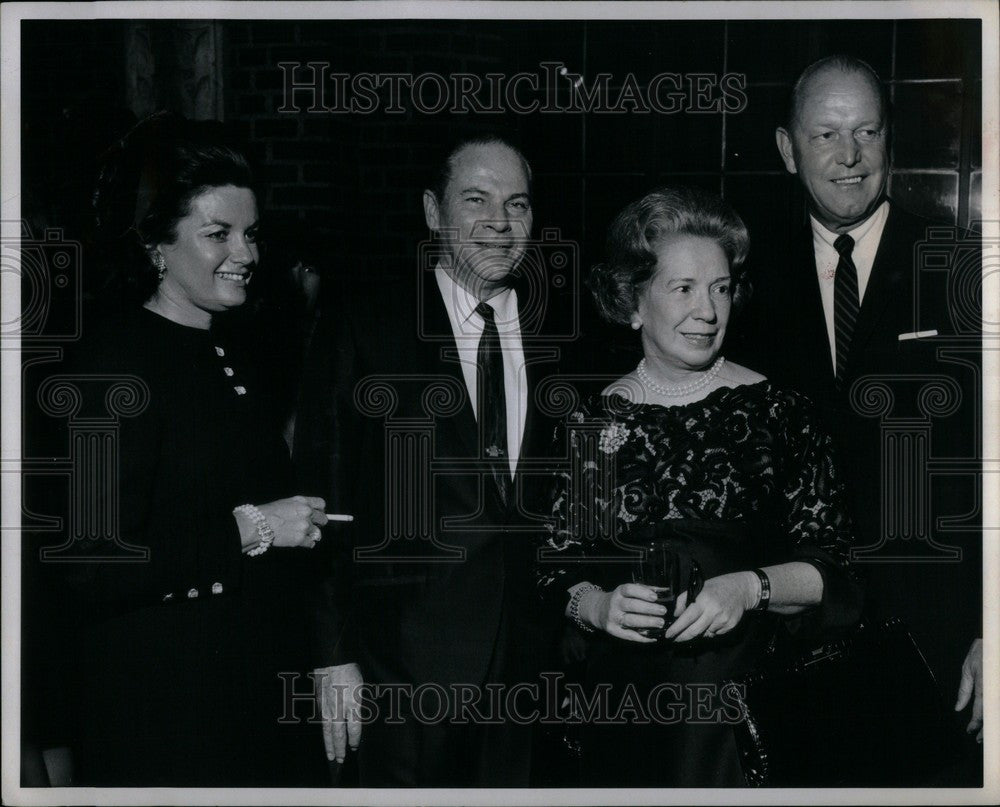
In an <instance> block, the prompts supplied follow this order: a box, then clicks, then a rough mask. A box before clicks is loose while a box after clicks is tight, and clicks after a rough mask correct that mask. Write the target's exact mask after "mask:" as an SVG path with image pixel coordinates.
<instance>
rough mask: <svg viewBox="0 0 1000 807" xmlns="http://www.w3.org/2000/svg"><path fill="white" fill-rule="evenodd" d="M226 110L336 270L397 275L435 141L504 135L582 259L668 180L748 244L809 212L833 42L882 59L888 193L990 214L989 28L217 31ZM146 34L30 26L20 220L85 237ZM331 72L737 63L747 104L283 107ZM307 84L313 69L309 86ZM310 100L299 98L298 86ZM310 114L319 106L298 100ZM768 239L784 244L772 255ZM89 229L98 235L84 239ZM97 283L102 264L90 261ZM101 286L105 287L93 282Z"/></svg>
mask: <svg viewBox="0 0 1000 807" xmlns="http://www.w3.org/2000/svg"><path fill="white" fill-rule="evenodd" d="M184 25H185V23H184V22H172V21H146V22H144V23H142V26H143V31H144V34H143V35H144V36H145V37H147V39H148V41H149V43H150V45H149V48H148V52H149V53H150V54H151V55H152V59H153V61H154V64H153V65H152V66H151V68H150V67H149V66H145V67H142V68H141V69H142V70H146V71H149V72H151V74H152V82H151V83H152V87H151V88H150V89H149V91H148V92H147V93H146V98H145V101H144V103H146V104H147V105H149V104H152V107H151V108H173V109H175V111H184V110H183V109H179V108H178V107H179V106H180V105H181V104H180V101H181V99H182V98H183V96H184V94H185V92H186V91H187V90H189V88H185V86H184V84H185V82H186V81H188V80H189V79H190V75H189V73H190V71H189V70H188V65H187V64H186V62H185V58H186V56H184V55H183V54H182V55H178V49H177V47H176V33H177V30H178V29H179V28H183V26H184ZM210 25H211V27H212V31H211V36H212V40H213V41H212V48H213V52H215V53H216V54H217V65H216V68H215V70H216V77H217V82H218V84H219V86H218V88H217V95H218V97H217V102H216V106H215V108H216V110H217V111H218V113H219V114H220V115H221V116H222V117H223V118H224V119H225V120H226V121H227V122H229V123H231V125H232V126H233V127H234V128H235V129H236V130H237V133H238V134H239V135H240V136H241V137H242V138H243V139H244V140H245V142H246V143H247V144H248V145H249V147H250V149H251V151H252V152H253V154H254V156H255V157H256V159H257V160H258V162H259V163H260V164H261V165H262V167H263V172H262V173H263V179H264V181H265V187H266V194H265V197H264V199H263V208H264V212H265V216H266V223H267V224H269V225H270V226H271V228H272V232H273V231H276V230H277V229H280V228H281V227H282V225H284V224H287V223H290V222H297V223H299V224H303V225H305V227H306V228H307V229H309V230H311V231H317V230H319V231H321V232H323V233H324V236H325V237H326V238H328V239H329V241H330V243H329V245H328V247H329V252H330V254H331V255H332V256H334V257H335V261H334V269H335V271H337V272H342V273H357V272H362V271H363V272H375V273H382V272H388V273H390V274H391V273H392V272H394V271H396V272H398V271H402V270H401V269H400V268H399V262H400V261H401V260H405V259H406V256H413V255H414V254H415V253H414V249H415V247H414V245H415V243H416V242H417V241H419V240H420V239H422V238H424V237H426V228H425V226H424V222H423V213H422V208H421V203H420V193H421V190H422V189H423V187H424V182H425V177H426V168H427V164H428V160H429V159H430V155H431V152H432V150H433V149H434V148H435V147H436V146H439V145H440V144H441V142H442V141H444V140H447V139H449V138H451V137H452V136H454V134H455V133H456V132H457V131H458V130H460V129H464V128H473V129H482V128H503V129H505V130H507V131H512V132H513V133H514V134H515V136H517V137H518V139H519V140H520V141H521V143H522V145H523V147H524V151H525V153H526V155H527V156H528V159H529V160H530V162H531V163H532V165H533V168H534V173H535V180H536V181H535V187H534V192H535V197H536V198H535V224H536V230H538V229H540V228H541V227H558V228H559V229H560V231H561V233H562V237H563V238H564V239H568V240H571V241H575V242H577V243H579V244H580V247H581V258H582V265H583V267H584V269H585V268H586V267H587V266H589V264H590V263H593V262H594V261H596V260H598V259H599V255H600V251H601V248H602V245H603V238H604V232H605V228H606V226H607V224H608V223H609V221H610V219H611V217H612V216H613V215H614V213H615V212H616V211H617V210H618V209H620V208H621V207H622V206H623V205H624V204H625V203H626V202H628V201H630V200H632V199H634V198H636V197H638V196H639V195H641V194H643V193H644V192H646V191H648V190H650V189H652V188H653V187H655V186H656V185H658V184H660V183H670V182H684V183H689V184H696V185H701V186H704V187H706V188H709V189H713V190H716V191H719V192H721V193H723V194H724V195H725V196H726V197H727V198H728V199H729V200H730V201H731V202H732V203H733V205H734V206H735V207H736V209H737V211H738V212H739V213H740V214H741V215H742V216H743V217H744V218H745V220H746V221H747V223H748V225H749V226H750V230H751V237H752V244H753V248H752V250H751V254H752V256H753V257H754V258H756V259H758V260H760V259H762V257H763V250H764V249H767V248H779V249H780V238H781V237H782V235H783V234H784V233H785V232H787V230H788V228H789V227H795V226H797V225H799V224H800V223H801V222H802V221H804V219H805V207H804V201H803V197H802V194H801V192H800V191H799V189H798V185H797V183H796V182H795V181H794V180H793V179H792V178H791V177H789V176H788V175H787V174H786V173H785V171H784V167H783V165H782V163H781V161H780V159H779V156H778V153H777V150H776V148H775V145H774V135H773V132H774V127H775V125H776V124H777V123H779V122H780V120H781V116H782V113H783V108H784V103H785V99H786V96H787V92H788V88H789V86H790V84H791V82H792V80H793V79H794V78H795V76H796V74H797V73H798V72H799V71H800V70H801V69H802V68H803V67H804V66H805V65H807V64H809V63H810V62H811V61H813V60H815V59H817V58H819V57H821V56H824V55H827V54H830V53H833V52H838V51H843V52H849V53H852V54H854V55H857V56H860V57H861V58H863V59H866V60H867V61H869V62H870V63H871V64H872V65H873V66H874V67H875V69H876V70H877V71H878V72H879V73H880V75H881V76H882V78H883V80H885V81H887V82H888V83H889V86H890V90H891V95H892V100H893V105H894V109H895V127H894V130H893V143H892V176H891V184H890V192H891V194H892V196H893V197H894V198H895V199H896V200H897V201H899V202H900V203H902V204H903V205H904V206H906V207H908V208H910V209H912V210H913V211H914V212H917V213H922V214H925V215H928V216H932V217H934V218H937V219H943V220H945V221H948V222H953V223H957V224H960V225H962V226H968V225H969V224H970V222H974V221H975V220H976V219H978V218H979V217H980V189H981V159H980V152H981V143H980V130H981V120H980V97H981V42H980V37H981V26H980V23H979V21H978V20H899V21H893V20H866V21H857V20H847V21H845V20H813V21H795V22H792V21H771V20H764V21H736V22H732V21H730V22H727V21H713V22H709V21H696V22H686V21H677V22H675V21H638V22H604V21H599V22H594V21H587V22H583V21H571V20H565V21H541V22H534V21H527V20H524V21H514V22H469V21H459V20H435V21H404V20H400V21H286V22H273V21H254V20H245V21H223V22H215V23H210ZM135 35H136V34H135V30H134V24H130V23H129V22H127V21H124V20H122V21H100V22H91V21H62V22H61V21H30V22H24V23H23V27H22V64H23V72H22V127H23V140H22V148H23V155H24V156H23V167H24V174H23V177H22V193H23V196H24V209H25V215H26V218H28V220H29V222H32V223H33V224H34V225H35V226H36V228H37V227H38V226H39V225H47V226H59V227H62V228H64V229H65V230H66V235H67V236H69V237H74V235H75V234H74V230H76V229H79V227H80V222H79V217H80V216H81V214H82V211H83V210H84V209H85V207H86V199H87V193H88V191H89V186H90V185H89V183H90V181H91V177H92V175H93V164H94V159H95V157H96V155H97V154H98V153H99V152H100V151H101V149H102V148H103V147H105V146H106V145H108V144H109V143H110V142H111V141H112V140H113V139H114V138H115V137H117V136H118V135H120V134H121V133H122V131H124V130H126V129H127V127H128V125H129V124H130V122H131V121H132V120H134V119H135V116H136V115H140V116H141V115H143V114H145V112H147V111H149V110H148V109H147V110H143V109H136V108H132V109H130V108H129V104H130V103H131V104H132V106H133V107H136V106H138V105H139V104H138V103H137V102H136V100H135V98H134V93H132V94H131V95H130V91H129V88H128V85H129V82H130V81H132V80H134V78H135V74H136V71H137V69H139V68H137V66H136V62H135V60H136V58H137V57H136V54H135V47H134V37H135ZM284 60H290V61H297V62H301V63H303V64H305V63H306V62H308V61H311V60H312V61H324V62H329V63H330V64H331V69H332V70H334V71H337V72H345V73H352V74H353V73H357V72H361V71H367V72H373V73H385V72H406V73H412V74H419V73H424V72H436V73H439V74H442V75H447V74H450V73H452V72H456V71H464V72H474V73H478V74H480V75H484V74H486V73H489V72H502V73H505V74H507V75H513V74H514V73H516V72H518V71H522V70H523V71H527V72H532V73H539V72H541V71H540V68H539V63H540V62H542V61H559V62H562V63H564V64H566V65H567V67H568V69H569V70H570V71H572V72H576V73H581V74H583V75H584V76H585V78H586V80H587V81H588V84H589V82H590V81H591V80H592V79H593V76H594V75H596V74H597V73H600V72H610V73H612V74H613V75H614V76H615V79H614V80H613V82H612V86H614V84H615V83H616V82H618V83H620V82H621V80H622V79H623V78H624V76H625V75H626V74H628V73H634V74H635V76H636V78H637V79H638V81H639V83H640V85H641V86H645V84H646V82H648V81H649V79H650V78H651V77H652V76H654V75H656V74H658V73H661V72H679V73H693V72H702V73H714V74H718V75H722V74H724V73H742V74H745V75H746V77H747V84H748V86H747V89H746V93H747V96H748V99H749V103H748V105H747V108H746V109H745V110H744V111H741V112H738V113H732V114H722V113H709V114H693V113H690V112H680V113H677V114H671V115H666V114H657V113H655V112H654V113H652V114H636V113H622V114H599V113H596V112H595V113H589V114H584V113H560V114H543V113H535V114H531V115H503V114H497V115H486V114H480V115H470V114H449V113H443V114H440V115H434V116H431V115H426V114H423V113H420V112H415V111H414V110H412V109H409V110H408V111H407V112H406V113H405V114H392V113H385V112H379V113H375V114H368V115H360V114H354V115H349V114H346V113H337V114H328V113H309V112H306V111H302V112H300V113H279V112H278V109H279V107H281V105H282V94H283V75H282V71H281V70H280V69H279V68H278V66H277V64H278V62H280V61H284ZM300 77H301V75H300ZM299 98H301V96H299ZM299 103H300V105H301V106H302V107H304V106H305V105H306V104H305V102H304V101H301V100H300V101H299ZM771 236H774V237H775V238H774V239H773V240H774V246H771V245H770V243H769V242H770V241H772V238H771ZM79 237H81V238H82V237H83V235H82V232H81V234H80V236H79ZM93 271H96V270H93ZM85 280H86V281H87V283H86V285H87V286H88V287H90V286H91V285H92V283H93V280H94V278H93V277H92V276H91V277H86V272H85Z"/></svg>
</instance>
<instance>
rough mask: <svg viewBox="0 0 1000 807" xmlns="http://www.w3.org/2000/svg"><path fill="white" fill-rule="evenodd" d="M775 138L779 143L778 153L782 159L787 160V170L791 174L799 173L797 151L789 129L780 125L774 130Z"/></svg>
mask: <svg viewBox="0 0 1000 807" xmlns="http://www.w3.org/2000/svg"><path fill="white" fill-rule="evenodd" d="M774 140H775V142H776V143H777V144H778V153H779V154H781V159H782V160H784V162H785V170H787V171H788V173H789V174H797V173H798V172H799V171H798V169H797V168H796V167H795V152H794V150H793V149H792V136H791V135H790V134H788V131H787V130H786V129H785V128H784V127H782V126H779V127H778V128H777V129H775V130H774Z"/></svg>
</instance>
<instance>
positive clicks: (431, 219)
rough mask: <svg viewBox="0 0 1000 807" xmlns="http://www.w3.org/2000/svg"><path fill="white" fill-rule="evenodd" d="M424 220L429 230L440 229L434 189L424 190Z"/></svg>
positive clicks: (439, 217) (435, 230)
mask: <svg viewBox="0 0 1000 807" xmlns="http://www.w3.org/2000/svg"><path fill="white" fill-rule="evenodd" d="M424 221H426V222H427V228H428V229H429V230H433V231H434V232H437V231H438V230H440V229H441V216H440V211H439V210H438V200H437V197H436V196H435V195H434V191H430V190H427V191H424Z"/></svg>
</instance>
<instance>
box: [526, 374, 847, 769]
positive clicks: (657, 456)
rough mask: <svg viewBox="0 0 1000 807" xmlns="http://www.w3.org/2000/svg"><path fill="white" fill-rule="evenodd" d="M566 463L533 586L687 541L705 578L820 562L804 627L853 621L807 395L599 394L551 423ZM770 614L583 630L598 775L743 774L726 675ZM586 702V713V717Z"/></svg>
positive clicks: (560, 597) (759, 643)
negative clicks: (713, 628) (637, 632)
mask: <svg viewBox="0 0 1000 807" xmlns="http://www.w3.org/2000/svg"><path fill="white" fill-rule="evenodd" d="M556 439H557V441H558V442H559V443H560V444H561V445H563V446H565V449H566V457H567V461H568V462H567V468H566V470H565V471H563V472H561V473H560V474H559V475H558V482H557V485H556V489H555V493H554V499H553V516H554V519H553V522H552V523H551V524H550V526H549V534H548V537H547V540H546V542H545V546H543V548H542V551H541V552H540V555H539V565H538V584H539V588H540V592H541V594H542V596H543V598H544V599H545V600H546V601H548V602H549V603H550V604H551V607H553V608H558V609H560V610H562V609H565V606H566V603H567V600H568V596H569V595H568V593H567V591H568V589H569V588H571V587H572V586H574V585H575V584H576V583H579V582H581V581H584V580H589V581H590V582H593V583H597V584H598V585H600V586H601V587H602V588H604V589H605V590H608V591H610V590H612V589H613V588H614V587H615V586H617V585H619V584H621V583H626V582H631V580H632V576H631V568H632V562H633V559H634V557H635V556H636V552H635V549H634V544H636V543H638V542H639V541H640V540H641V539H648V538H649V537H651V536H652V535H657V536H666V537H670V538H672V539H674V540H675V542H676V543H677V545H678V546H680V547H682V548H683V549H682V563H681V565H682V583H683V581H684V579H686V578H685V575H686V574H687V571H688V568H689V566H690V561H691V559H696V560H697V561H698V564H699V566H700V567H701V569H702V572H703V574H704V577H705V578H706V579H708V578H711V577H714V576H717V575H720V574H725V573H728V572H735V571H740V570H747V569H752V568H754V567H758V566H764V565H771V564H776V563H782V562H787V561H794V560H799V561H805V562H808V563H811V564H813V565H814V566H815V567H816V569H817V570H818V571H819V573H820V575H821V576H822V578H823V584H824V585H823V599H822V603H821V604H820V606H818V607H817V608H816V609H813V610H812V611H810V612H808V613H807V614H806V615H805V616H803V617H800V618H796V620H797V621H798V622H800V623H801V625H800V628H801V629H806V628H812V629H815V628H816V627H829V626H845V625H849V624H851V623H853V622H854V621H855V620H856V619H857V615H858V612H859V610H860V593H859V589H858V587H857V585H856V583H855V581H854V579H853V577H852V576H851V574H850V572H849V571H848V567H847V555H848V549H849V545H850V540H851V531H850V523H849V520H848V517H847V515H846V512H845V509H844V505H843V492H842V486H841V484H840V482H839V481H838V479H837V477H836V474H835V470H834V466H833V463H832V460H831V453H830V442H829V439H828V437H827V436H826V435H825V434H823V433H822V432H820V431H818V430H817V427H816V423H815V419H814V416H813V411H812V407H811V405H810V403H809V402H808V400H807V399H805V398H803V397H802V396H800V395H798V394H796V393H793V392H789V391H785V390H782V389H779V388H777V387H775V386H774V385H772V384H770V383H768V382H766V381H762V382H760V383H756V384H749V385H745V386H740V387H735V388H728V387H725V388H720V389H718V390H715V391H713V392H712V393H710V394H709V395H708V396H707V397H705V398H704V399H703V400H701V401H697V402H695V403H691V404H686V405H680V406H671V407H665V406H658V405H654V404H641V405H640V404H634V403H631V402H629V401H627V400H626V399H624V398H622V397H620V396H617V395H610V396H593V397H591V398H589V399H588V400H586V401H585V402H584V403H583V405H582V406H581V407H580V409H579V410H578V411H576V412H574V413H573V414H572V415H570V417H569V418H568V421H567V423H566V425H565V426H564V427H561V428H560V430H558V431H557V436H556ZM778 619H779V617H776V616H775V615H773V614H769V613H764V614H762V613H756V612H751V613H747V614H746V615H745V616H744V618H743V620H742V621H741V623H740V624H739V625H738V626H737V627H736V629H734V630H733V631H731V632H729V633H727V634H725V635H722V636H718V637H715V638H713V639H705V638H702V639H696V640H694V641H691V642H686V643H682V644H678V645H673V644H672V643H664V642H659V643H656V644H639V643H635V642H626V641H623V640H619V639H616V638H614V637H611V636H609V635H607V634H605V633H603V632H597V633H595V634H592V635H591V641H590V646H589V648H588V656H587V663H586V674H585V681H584V687H583V692H584V698H583V699H581V703H580V704H578V705H579V706H580V707H581V708H580V709H578V711H581V712H583V714H584V716H585V717H584V720H583V722H584V724H585V730H584V736H583V739H584V743H583V745H584V753H585V755H586V760H585V764H584V766H583V767H584V770H585V771H587V774H586V775H587V776H589V777H590V781H589V782H588V784H591V785H595V786H601V785H604V786H616V785H617V786H650V787H652V786H661V787H699V786H701V787H705V786H740V785H742V784H743V778H742V774H741V771H740V767H739V760H738V756H737V752H736V746H735V744H734V741H733V731H732V725H731V724H732V723H734V722H738V721H739V719H740V713H739V709H738V708H737V707H736V706H735V704H734V702H733V701H732V700H731V699H730V698H728V697H727V696H726V694H725V692H724V690H723V688H722V687H720V686H719V685H720V684H721V683H722V682H724V681H727V680H730V679H733V678H737V677H739V676H741V675H743V674H745V673H746V672H748V671H750V670H751V669H753V667H754V665H755V663H756V661H757V660H758V659H759V657H760V655H761V653H763V652H764V650H765V648H766V646H767V644H768V642H769V641H770V640H771V637H772V636H773V634H774V630H775V627H776V625H777V620H778ZM588 713H589V714H588Z"/></svg>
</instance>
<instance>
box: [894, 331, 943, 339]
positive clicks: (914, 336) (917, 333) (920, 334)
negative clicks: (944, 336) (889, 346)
mask: <svg viewBox="0 0 1000 807" xmlns="http://www.w3.org/2000/svg"><path fill="white" fill-rule="evenodd" d="M937 335H938V332H937V329H935V330H933V331H913V332H912V333H901V334H900V335H899V341H900V342H905V341H906V340H907V339H925V338H927V337H928V336H937Z"/></svg>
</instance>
